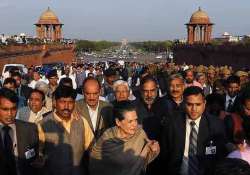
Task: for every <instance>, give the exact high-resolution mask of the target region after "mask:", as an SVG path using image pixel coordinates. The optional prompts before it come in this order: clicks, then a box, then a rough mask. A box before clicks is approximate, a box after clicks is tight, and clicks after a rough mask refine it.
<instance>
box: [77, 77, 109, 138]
mask: <svg viewBox="0 0 250 175" xmlns="http://www.w3.org/2000/svg"><path fill="white" fill-rule="evenodd" d="M82 91H83V95H84V99H81V100H79V101H77V103H76V109H77V111H78V113H79V114H81V116H83V117H84V118H85V119H86V120H87V121H88V123H89V125H90V127H91V130H92V133H93V135H94V137H95V139H97V138H98V137H99V136H100V135H101V134H102V133H103V132H104V131H105V130H106V129H107V128H109V127H111V126H114V119H113V118H112V115H113V109H112V106H111V104H109V103H107V102H105V101H102V100H100V99H99V97H100V93H101V92H100V91H101V85H100V83H99V81H98V80H97V79H96V78H94V77H88V78H86V79H85V80H84V82H83V90H82Z"/></svg>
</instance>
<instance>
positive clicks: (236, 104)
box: [223, 94, 241, 112]
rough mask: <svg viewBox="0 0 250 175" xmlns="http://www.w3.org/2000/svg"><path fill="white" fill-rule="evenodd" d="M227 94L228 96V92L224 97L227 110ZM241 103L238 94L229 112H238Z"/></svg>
mask: <svg viewBox="0 0 250 175" xmlns="http://www.w3.org/2000/svg"><path fill="white" fill-rule="evenodd" d="M226 96H227V94H224V96H223V97H224V109H225V111H226ZM240 104H241V103H240V97H239V95H237V96H236V98H235V100H234V102H233V104H232V107H231V109H230V110H229V111H228V112H236V110H237V109H238V107H239V105H240Z"/></svg>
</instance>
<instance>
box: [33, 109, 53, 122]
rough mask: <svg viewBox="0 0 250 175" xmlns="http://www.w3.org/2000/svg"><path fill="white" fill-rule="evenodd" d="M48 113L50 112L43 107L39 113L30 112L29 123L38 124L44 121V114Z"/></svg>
mask: <svg viewBox="0 0 250 175" xmlns="http://www.w3.org/2000/svg"><path fill="white" fill-rule="evenodd" d="M46 112H49V111H48V110H47V108H45V107H42V109H41V110H40V111H39V112H37V113H34V112H33V111H32V110H30V116H29V119H28V122H31V123H38V122H39V121H41V120H42V119H43V114H45V113H46Z"/></svg>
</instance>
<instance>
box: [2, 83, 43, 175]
mask: <svg viewBox="0 0 250 175" xmlns="http://www.w3.org/2000/svg"><path fill="white" fill-rule="evenodd" d="M17 105H18V97H17V95H16V94H15V92H13V91H12V90H9V89H6V88H2V89H0V174H3V175H17V174H18V175H32V174H37V172H36V170H35V168H34V167H32V163H34V161H35V160H36V158H37V156H38V142H39V139H38V130H37V126H36V125H35V124H32V123H27V122H23V121H20V120H16V119H15V118H16V113H17Z"/></svg>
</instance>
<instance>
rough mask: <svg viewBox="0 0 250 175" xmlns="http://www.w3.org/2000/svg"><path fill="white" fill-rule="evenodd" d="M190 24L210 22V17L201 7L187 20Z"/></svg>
mask: <svg viewBox="0 0 250 175" xmlns="http://www.w3.org/2000/svg"><path fill="white" fill-rule="evenodd" d="M189 23H190V24H210V23H211V22H210V19H209V16H208V15H207V13H206V12H205V11H203V10H201V8H199V10H197V11H196V12H194V13H193V14H192V16H191V18H190V21H189Z"/></svg>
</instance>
